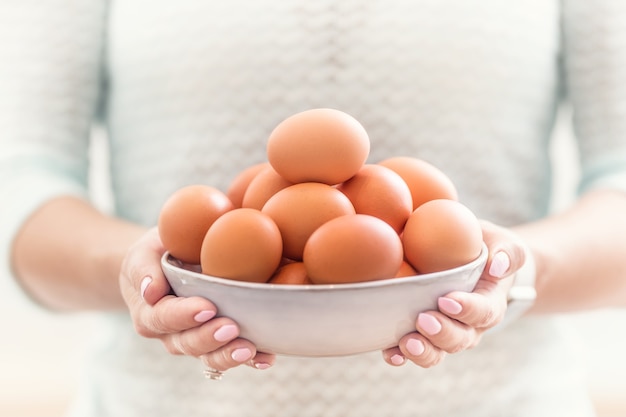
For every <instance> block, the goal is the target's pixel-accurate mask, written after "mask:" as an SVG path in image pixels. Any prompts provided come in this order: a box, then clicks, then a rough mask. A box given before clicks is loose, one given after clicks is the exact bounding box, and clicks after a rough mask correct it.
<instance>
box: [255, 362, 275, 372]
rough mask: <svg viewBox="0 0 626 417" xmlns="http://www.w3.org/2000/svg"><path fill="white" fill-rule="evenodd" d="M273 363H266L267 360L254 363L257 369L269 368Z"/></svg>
mask: <svg viewBox="0 0 626 417" xmlns="http://www.w3.org/2000/svg"><path fill="white" fill-rule="evenodd" d="M271 366H272V365H270V364H269V363H265V362H257V363H255V364H254V367H255V368H256V369H261V370H262V369H267V368H269V367H271Z"/></svg>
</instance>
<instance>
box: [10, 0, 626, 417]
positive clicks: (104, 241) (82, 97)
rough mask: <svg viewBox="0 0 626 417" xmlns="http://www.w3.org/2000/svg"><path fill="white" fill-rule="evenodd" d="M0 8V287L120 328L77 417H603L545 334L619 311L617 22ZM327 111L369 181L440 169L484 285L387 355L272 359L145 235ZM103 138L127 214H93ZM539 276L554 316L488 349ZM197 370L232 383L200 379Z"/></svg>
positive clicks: (401, 7)
mask: <svg viewBox="0 0 626 417" xmlns="http://www.w3.org/2000/svg"><path fill="white" fill-rule="evenodd" d="M1 7H2V9H1V12H0V16H2V19H3V21H2V22H1V23H2V25H1V27H5V28H7V29H5V30H7V31H9V33H8V34H9V35H11V36H5V37H2V48H1V49H0V50H1V51H2V54H3V56H2V62H3V63H4V67H3V69H2V70H0V71H2V73H1V74H2V76H1V77H0V82H2V91H3V94H2V98H0V100H1V101H0V114H1V116H0V117H1V119H0V121H1V122H0V126H1V127H2V136H1V137H2V139H1V140H2V145H3V146H2V148H3V151H2V156H1V157H2V163H1V164H0V178H1V179H2V181H1V184H2V194H3V195H5V196H11V199H10V200H7V201H5V202H4V203H3V205H4V206H5V207H3V216H2V227H3V229H2V230H3V233H2V237H3V245H4V247H5V248H6V249H5V253H6V254H7V256H6V267H7V268H9V267H10V268H11V274H12V275H13V276H14V278H15V282H16V283H17V284H18V285H19V287H21V289H20V290H19V291H22V292H23V293H24V294H26V295H28V296H29V297H31V298H32V299H33V301H34V302H36V303H39V304H41V305H43V306H45V307H47V308H50V309H54V310H93V309H97V310H102V311H103V327H102V332H103V338H102V340H101V341H99V342H100V343H99V344H98V345H97V346H95V347H94V350H93V354H92V355H91V356H90V358H89V359H90V360H89V361H88V363H87V364H86V365H85V380H84V384H81V388H80V390H79V391H80V392H79V393H78V396H77V400H76V403H75V404H74V406H73V410H72V413H73V414H72V415H76V416H82V417H86V416H125V415H152V416H158V415H163V416H170V415H184V416H195V415H202V416H205V415H216V416H241V415H251V414H254V415H272V416H276V415H305V416H306V415H311V416H313V415H324V416H333V415H336V416H351V415H359V416H364V415H372V416H380V415H394V416H415V415H424V416H448V417H449V416H481V417H482V416H501V415H507V416H537V415H568V416H590V415H593V412H592V410H591V406H590V404H589V401H588V399H587V398H586V395H585V387H584V383H583V381H582V379H581V375H580V374H579V372H578V371H579V370H577V369H574V368H573V367H572V365H571V364H572V357H571V356H570V355H571V352H570V351H569V350H568V345H567V339H566V338H564V337H563V335H562V333H561V330H560V326H559V323H558V321H557V319H556V318H555V316H553V315H550V314H551V313H562V312H567V311H581V310H584V309H588V308H594V307H603V306H622V305H624V301H623V300H624V299H626V297H624V295H625V292H626V279H625V278H624V277H625V273H626V263H625V262H624V256H623V247H624V239H625V238H624V236H626V221H625V220H624V215H623V213H625V212H626V211H625V209H626V198H625V197H624V194H623V193H624V190H626V126H625V125H624V123H625V122H624V120H626V118H625V117H624V114H623V113H624V100H626V91H624V89H625V86H624V83H623V82H622V80H621V77H620V75H621V74H623V73H624V70H626V68H625V67H626V50H624V49H623V48H621V47H620V42H619V41H620V40H623V39H624V38H625V37H626V29H625V28H626V10H625V6H624V5H622V3H619V2H611V1H609V0H605V1H600V2H594V4H593V5H591V4H590V3H588V2H584V1H582V0H570V1H564V2H556V1H552V2H545V1H539V0H537V1H531V2H527V1H526V2H521V1H520V2H506V4H505V3H503V2H499V1H496V0H484V1H481V2H480V3H479V4H476V3H471V4H469V3H468V2H463V1H454V0H450V1H447V2H428V1H419V2H415V1H392V2H356V1H354V2H352V1H350V2H340V3H337V2H332V1H320V2H314V3H310V2H307V3H299V2H298V3H296V4H293V3H291V2H289V3H283V2H277V1H276V2H274V1H258V2H243V1H231V2H228V3H227V4H222V3H213V2H199V1H193V0H189V1H182V2H176V3H175V4H174V3H170V2H161V1H156V2H155V1H151V2H147V1H139V0H137V1H126V2H90V3H85V4H82V3H81V4H77V3H74V2H64V1H60V0H59V1H49V2H46V3H45V4H37V5H31V4H30V3H29V2H20V3H17V2H15V4H13V3H12V2H9V3H8V4H3V5H2V6H1ZM4 20H6V22H5V21H4ZM9 22H10V24H9ZM18 40H19V42H18ZM564 92H566V94H563V93H564ZM563 97H566V98H567V99H568V100H569V101H570V102H571V103H572V106H573V108H574V110H575V123H576V131H577V139H578V143H579V146H580V150H581V156H582V159H581V162H582V173H583V180H582V182H581V187H580V199H579V200H578V201H577V202H576V203H575V204H573V205H572V206H571V207H570V208H569V209H568V210H566V211H564V212H563V213H560V214H558V215H553V216H548V213H547V207H548V203H549V199H550V167H549V154H548V145H549V138H550V133H551V129H552V126H553V122H554V115H555V112H556V109H557V106H558V105H559V104H560V102H561V100H562V98H563ZM315 107H334V108H337V109H341V110H343V111H345V112H347V113H349V114H351V115H353V116H354V117H355V118H356V119H358V120H359V121H361V123H363V125H364V127H365V128H366V130H367V131H368V133H369V135H370V138H371V141H372V143H371V149H372V152H371V154H370V161H377V160H381V159H383V158H384V157H387V156H393V155H412V156H416V157H419V158H422V159H425V160H427V161H429V162H431V163H433V164H434V165H436V166H438V167H440V168H441V169H442V170H443V171H444V172H446V173H447V174H448V175H449V176H450V178H451V179H452V180H453V182H454V183H455V184H456V186H457V188H458V190H459V197H460V199H461V201H462V202H464V203H465V204H466V205H467V206H469V207H470V208H471V209H472V210H473V211H474V212H475V213H476V214H477V215H478V216H479V217H480V218H482V219H485V220H486V221H487V222H485V223H484V229H483V232H484V235H485V239H486V241H487V243H488V245H489V249H490V258H489V262H488V264H487V268H486V270H485V273H484V274H483V277H482V279H481V281H480V283H479V285H478V286H477V288H476V290H475V291H474V292H473V293H471V294H463V293H453V294H450V295H448V296H446V297H444V300H441V301H440V304H439V309H438V310H436V311H431V312H425V313H427V314H426V315H422V316H420V317H421V320H416V331H415V332H413V333H411V334H409V335H406V336H405V337H403V338H402V339H401V340H400V341H399V342H398V347H396V348H392V349H388V350H386V351H385V352H383V355H382V356H383V359H381V358H380V354H379V353H376V352H373V353H370V354H364V355H356V356H351V357H342V358H292V357H274V356H272V355H268V354H265V353H262V352H257V351H256V348H255V346H254V345H253V344H252V343H250V342H249V341H247V340H244V339H241V338H238V337H237V336H238V327H237V324H236V323H234V322H233V321H232V320H230V319H228V318H214V316H215V314H216V309H215V307H214V305H213V304H212V303H211V301H210V300H204V299H200V298H188V299H185V298H178V297H173V296H169V295H167V294H168V292H169V287H168V286H167V282H166V281H165V279H164V278H163V275H162V272H161V270H160V267H159V263H158V261H159V257H160V255H161V253H162V252H163V247H162V244H161V242H160V241H159V239H158V234H157V232H156V230H155V229H154V228H153V227H152V226H153V225H154V224H155V223H156V218H157V216H158V212H159V210H160V207H161V205H162V203H163V202H164V201H165V199H166V198H167V196H169V195H170V194H171V193H172V192H173V191H174V190H176V189H178V188H180V187H182V186H183V185H186V184H189V183H197V182H202V183H206V184H210V185H213V186H217V187H220V188H222V189H224V188H225V187H226V186H227V185H228V183H229V181H230V180H232V178H233V177H234V175H235V174H236V173H237V172H239V171H241V170H242V169H244V168H245V167H247V166H249V165H251V164H253V163H257V162H261V161H263V160H264V159H265V154H264V152H265V147H264V144H265V140H266V138H267V136H268V134H269V132H270V131H271V129H272V128H273V127H274V126H275V125H276V124H277V123H278V122H279V121H281V120H283V119H284V118H285V117H287V116H289V115H290V114H293V113H296V112H298V111H301V110H306V109H309V108H315ZM97 119H99V120H100V121H101V122H102V123H103V125H104V126H105V127H106V128H107V132H108V136H109V140H110V149H111V175H112V187H113V192H114V197H115V210H114V213H113V215H107V214H103V213H101V212H99V211H97V210H96V209H95V208H94V207H93V206H92V205H91V204H90V203H89V201H88V200H87V198H86V195H87V188H86V184H87V178H86V172H87V167H88V162H89V161H88V160H87V148H88V132H89V128H90V126H91V124H92V123H93V121H94V120H97ZM525 249H527V250H528V252H527V255H528V256H525V252H524V251H525ZM525 261H526V267H525V268H524V267H522V265H523V264H524V263H525ZM530 261H532V262H534V264H535V267H533V265H532V264H530ZM520 268H524V269H525V270H527V271H530V276H533V275H535V276H536V281H535V282H536V286H535V288H536V293H537V298H536V301H535V303H534V306H533V308H532V311H531V312H532V313H537V314H527V315H526V316H525V317H523V318H520V319H518V320H514V321H512V322H509V323H507V324H506V326H504V325H500V329H494V330H495V331H493V332H486V331H487V330H488V329H492V328H494V327H497V325H498V324H501V322H502V320H503V319H504V318H505V317H506V311H507V308H506V307H507V305H506V303H507V297H508V293H509V289H510V288H511V287H512V286H513V285H514V283H515V279H516V276H517V275H518V274H516V271H518V270H519V269H520ZM7 272H8V271H7ZM533 272H534V274H533ZM7 275H8V273H7ZM129 312H130V314H129ZM539 313H541V314H539ZM159 341H160V342H161V343H160V342H159ZM470 348H471V349H470ZM197 358H200V361H199V360H198V359H197ZM241 364H247V365H250V366H239V365H241ZM203 366H205V367H207V368H209V369H212V370H210V371H209V373H210V374H213V375H216V376H219V374H218V372H222V373H224V377H223V379H222V380H221V381H219V382H215V381H203V380H202V379H201V378H202V377H201V370H202V368H203ZM251 367H252V368H258V369H250V368H251ZM267 368H271V369H267ZM207 383H210V384H208V385H207Z"/></svg>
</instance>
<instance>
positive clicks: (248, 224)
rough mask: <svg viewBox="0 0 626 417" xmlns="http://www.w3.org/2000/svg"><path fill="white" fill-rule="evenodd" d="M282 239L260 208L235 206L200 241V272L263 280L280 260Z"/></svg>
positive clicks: (222, 276) (233, 277)
mask: <svg viewBox="0 0 626 417" xmlns="http://www.w3.org/2000/svg"><path fill="white" fill-rule="evenodd" d="M282 252H283V242H282V239H281V236H280V231H279V230H278V226H276V223H274V221H273V220H272V219H271V218H270V217H269V216H267V215H265V214H263V213H261V212H260V211H259V210H255V209H251V208H238V209H234V210H231V211H229V212H228V213H226V214H224V215H222V216H221V217H220V218H219V219H217V220H216V221H215V222H214V223H213V225H212V226H211V227H210V228H209V230H208V231H207V233H206V236H205V237H204V241H203V242H202V250H201V266H202V273H204V274H206V275H211V276H215V277H221V278H229V279H233V280H238V281H250V282H266V281H267V280H268V279H269V278H270V277H271V276H272V275H273V274H274V272H275V271H276V268H278V265H279V264H280V261H281V258H282Z"/></svg>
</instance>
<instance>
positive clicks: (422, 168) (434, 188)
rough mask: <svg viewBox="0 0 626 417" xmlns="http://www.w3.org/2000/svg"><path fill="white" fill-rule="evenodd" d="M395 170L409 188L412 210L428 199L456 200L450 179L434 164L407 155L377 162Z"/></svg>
mask: <svg viewBox="0 0 626 417" xmlns="http://www.w3.org/2000/svg"><path fill="white" fill-rule="evenodd" d="M378 165H382V166H384V167H387V168H389V169H391V170H393V171H394V172H396V173H397V174H398V175H400V177H402V179H403V180H404V182H406V184H407V185H408V186H409V189H410V190H411V196H412V198H413V210H415V209H416V208H418V207H419V206H420V205H422V204H424V203H425V202H427V201H430V200H437V199H440V198H445V199H449V200H458V193H457V190H456V187H455V186H454V184H453V183H452V180H451V179H450V178H449V177H448V176H447V175H446V174H445V173H444V172H443V171H441V170H440V169H439V168H437V167H435V166H434V165H432V164H430V163H428V162H426V161H424V160H421V159H418V158H412V157H409V156H396V157H392V158H388V159H385V160H383V161H381V162H379V163H378Z"/></svg>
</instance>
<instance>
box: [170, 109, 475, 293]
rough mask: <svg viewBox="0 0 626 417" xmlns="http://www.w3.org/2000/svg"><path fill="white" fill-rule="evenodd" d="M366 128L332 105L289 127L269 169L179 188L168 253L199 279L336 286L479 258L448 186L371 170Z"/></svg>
mask: <svg viewBox="0 0 626 417" xmlns="http://www.w3.org/2000/svg"><path fill="white" fill-rule="evenodd" d="M369 151H370V141H369V137H368V134H367V132H366V131H365V129H364V128H363V126H362V125H361V124H360V123H359V122H358V121H357V120H356V119H355V118H354V117H352V116H350V115H348V114H346V113H344V112H342V111H339V110H335V109H312V110H307V111H304V112H301V113H297V114H295V115H292V116H290V117H288V118H287V119H285V120H284V121H282V122H281V123H280V124H279V125H278V126H276V128H275V129H274V130H273V132H272V133H271V135H270V137H269V138H268V141H267V162H264V163H261V164H257V165H254V166H250V167H248V168H247V169H246V170H244V171H242V172H241V173H239V175H238V176H237V177H236V178H235V179H234V180H233V182H232V183H231V185H230V187H229V189H228V190H227V191H226V192H222V191H220V190H219V189H217V188H214V187H212V186H209V185H204V184H197V185H189V186H186V187H183V188H181V189H179V190H178V191H176V192H175V193H173V194H172V195H171V196H170V197H169V198H168V200H167V201H166V202H165V204H164V206H163V207H162V209H161V212H160V216H159V220H158V229H159V234H160V237H161V240H162V242H163V245H164V247H165V248H166V249H167V250H168V251H169V253H170V254H171V255H172V256H173V257H175V258H177V259H178V260H180V261H183V262H185V263H190V264H200V266H201V270H202V273H204V274H207V275H211V276H216V277H221V278H228V279H234V280H239V281H250V282H270V283H288V284H340V283H351V282H363V281H373V280H380V279H388V278H394V277H402V276H411V275H417V274H421V273H429V272H436V271H442V270H446V269H450V268H454V267H457V266H461V265H463V264H466V263H468V262H471V261H472V260H474V259H476V258H477V257H478V255H479V254H480V251H481V249H482V231H481V227H480V224H479V221H478V219H477V218H476V216H475V215H474V214H473V213H472V212H471V211H470V209H469V208H467V207H466V206H465V205H463V204H462V203H460V202H459V201H458V194H457V191H456V188H455V186H454V184H453V183H452V181H451V180H450V179H449V177H447V176H446V175H445V174H444V173H443V172H442V171H441V170H439V169H438V168H436V167H434V166H433V165H431V164H429V163H428V162H426V161H424V160H421V159H418V158H413V157H406V156H398V157H392V158H389V159H386V160H383V161H380V162H377V163H366V160H367V158H368V156H369Z"/></svg>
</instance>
